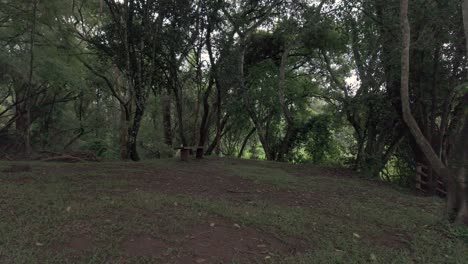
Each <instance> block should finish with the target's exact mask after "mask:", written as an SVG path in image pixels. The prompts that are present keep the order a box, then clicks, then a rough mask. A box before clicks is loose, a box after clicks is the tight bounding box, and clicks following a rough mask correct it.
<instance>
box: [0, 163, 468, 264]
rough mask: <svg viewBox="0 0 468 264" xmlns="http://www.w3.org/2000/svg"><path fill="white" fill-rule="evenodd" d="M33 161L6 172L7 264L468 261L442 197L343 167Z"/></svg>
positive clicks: (3, 232)
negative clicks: (363, 176) (446, 217)
mask: <svg viewBox="0 0 468 264" xmlns="http://www.w3.org/2000/svg"><path fill="white" fill-rule="evenodd" d="M22 164H24V163H11V162H2V163H0V170H1V171H3V172H1V173H0V211H1V213H0V262H1V263H46V262H47V263H252V262H255V263H256V262H259V263H263V262H265V263H329V262H331V263H366V262H371V263H372V262H374V263H466V262H467V260H468V243H467V241H466V238H467V230H463V229H456V228H454V227H449V226H447V225H445V224H444V223H443V222H442V221H441V219H442V217H441V212H442V207H443V204H442V201H441V200H438V199H435V198H425V197H419V196H416V195H415V194H411V193H409V192H406V191H402V190H397V189H395V188H393V187H389V186H385V185H383V184H381V183H378V182H371V181H368V180H364V179H360V178H359V177H358V176H357V175H354V174H353V173H352V172H350V171H347V170H344V169H331V168H317V167H311V166H293V165H287V164H282V163H271V162H257V161H245V160H234V159H205V160H203V161H191V162H188V163H183V162H179V161H178V160H172V159H171V160H159V161H152V162H142V163H111V162H103V163H77V164H64V163H30V164H31V166H32V171H30V172H28V171H27V169H24V170H25V171H22V169H21V168H22V167H23V168H27V166H18V165H22ZM12 165H13V167H11V166H12ZM15 167H16V168H18V169H17V170H15V169H14V168H15ZM11 168H13V169H11ZM464 239H465V241H464Z"/></svg>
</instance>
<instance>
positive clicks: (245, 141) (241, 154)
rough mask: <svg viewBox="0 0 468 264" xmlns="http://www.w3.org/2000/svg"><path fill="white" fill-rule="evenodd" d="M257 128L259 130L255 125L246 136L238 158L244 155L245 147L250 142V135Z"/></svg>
mask: <svg viewBox="0 0 468 264" xmlns="http://www.w3.org/2000/svg"><path fill="white" fill-rule="evenodd" d="M255 130H257V129H256V128H255V127H254V128H252V130H250V132H249V134H247V136H246V137H245V138H244V141H243V142H242V147H241V149H240V151H239V154H238V155H237V158H239V159H240V158H242V156H243V155H244V151H245V147H246V146H247V143H248V142H249V139H250V137H251V136H252V135H253V134H254V133H255Z"/></svg>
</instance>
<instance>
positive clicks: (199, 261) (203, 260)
mask: <svg viewBox="0 0 468 264" xmlns="http://www.w3.org/2000/svg"><path fill="white" fill-rule="evenodd" d="M205 261H206V259H203V258H199V259H197V260H195V262H196V263H203V262H205Z"/></svg>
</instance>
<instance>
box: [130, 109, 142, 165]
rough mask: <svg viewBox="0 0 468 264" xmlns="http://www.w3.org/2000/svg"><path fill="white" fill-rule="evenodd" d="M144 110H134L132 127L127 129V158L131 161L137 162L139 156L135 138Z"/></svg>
mask: <svg viewBox="0 0 468 264" xmlns="http://www.w3.org/2000/svg"><path fill="white" fill-rule="evenodd" d="M143 113H144V109H142V108H141V107H140V106H138V104H137V107H136V109H135V115H134V117H133V123H132V126H131V127H130V128H129V129H128V139H127V158H128V159H131V160H133V161H139V160H140V156H139V155H138V150H137V137H138V132H139V131H140V126H141V120H142V119H143Z"/></svg>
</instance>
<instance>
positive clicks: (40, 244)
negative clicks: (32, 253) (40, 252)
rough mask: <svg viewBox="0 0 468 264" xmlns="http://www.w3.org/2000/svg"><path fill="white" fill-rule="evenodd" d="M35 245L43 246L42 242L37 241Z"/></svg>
mask: <svg viewBox="0 0 468 264" xmlns="http://www.w3.org/2000/svg"><path fill="white" fill-rule="evenodd" d="M36 246H38V247H42V246H44V244H42V243H39V242H36Z"/></svg>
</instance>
